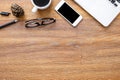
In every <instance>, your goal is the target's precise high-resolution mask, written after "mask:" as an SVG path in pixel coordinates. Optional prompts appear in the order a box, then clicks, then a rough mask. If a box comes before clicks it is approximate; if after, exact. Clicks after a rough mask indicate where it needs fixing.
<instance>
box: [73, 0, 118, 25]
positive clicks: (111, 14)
mask: <svg viewBox="0 0 120 80" xmlns="http://www.w3.org/2000/svg"><path fill="white" fill-rule="evenodd" d="M74 1H75V2H76V3H78V4H79V5H80V6H81V7H82V8H83V9H85V10H86V11H87V12H88V13H89V14H91V15H92V16H93V17H94V18H95V19H96V20H97V21H99V22H100V23H101V24H102V25H103V26H105V27H107V26H109V25H110V23H111V22H112V21H113V20H114V19H115V17H116V16H117V15H118V14H119V13H120V0H74Z"/></svg>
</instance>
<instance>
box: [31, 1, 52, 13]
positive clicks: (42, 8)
mask: <svg viewBox="0 0 120 80" xmlns="http://www.w3.org/2000/svg"><path fill="white" fill-rule="evenodd" d="M40 1H42V0H40ZM43 1H44V0H43ZM48 1H49V2H48V3H47V4H45V5H43V6H39V5H37V4H39V3H37V4H35V0H31V2H32V4H33V6H34V7H33V9H32V12H37V10H38V9H40V10H44V9H47V8H48V7H49V6H50V5H51V2H52V0H48Z"/></svg>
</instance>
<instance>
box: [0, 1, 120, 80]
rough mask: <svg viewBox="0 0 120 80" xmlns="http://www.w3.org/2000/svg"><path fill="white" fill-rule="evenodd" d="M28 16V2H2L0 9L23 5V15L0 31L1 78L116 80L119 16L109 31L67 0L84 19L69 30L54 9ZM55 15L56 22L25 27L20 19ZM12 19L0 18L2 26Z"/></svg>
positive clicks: (119, 62) (119, 59) (119, 51)
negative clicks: (18, 20)
mask: <svg viewBox="0 0 120 80" xmlns="http://www.w3.org/2000/svg"><path fill="white" fill-rule="evenodd" d="M59 1H60V0H53V2H52V5H51V7H50V8H49V9H47V10H44V11H38V12H37V13H32V12H31V9H32V7H33V6H32V4H31V2H30V0H1V1H0V11H9V12H11V11H10V6H11V4H12V3H17V4H19V5H21V6H22V7H23V8H24V10H25V16H24V17H22V18H20V20H21V21H20V22H19V23H17V24H14V25H11V26H9V27H7V28H4V29H1V30H0V80H120V15H119V16H118V17H117V18H116V19H115V21H114V22H113V23H112V24H111V26H110V27H109V28H103V27H102V26H101V25H100V24H99V23H98V22H97V21H96V20H94V19H93V18H92V17H91V16H90V15H89V14H87V13H86V12H85V11H84V10H83V9H82V8H80V7H79V6H77V5H76V4H75V3H74V2H73V1H72V0H66V1H67V2H68V3H69V4H71V6H72V7H73V8H74V9H76V10H77V11H78V12H79V13H81V14H82V16H83V18H84V19H83V21H82V22H81V23H80V24H79V26H78V27H77V28H72V27H71V26H70V25H69V24H68V23H67V22H66V21H65V20H64V19H63V18H62V17H60V16H59V15H58V14H57V13H56V12H55V11H54V8H55V5H57V3H58V2H59ZM38 17H54V18H56V19H57V22H56V23H55V24H52V25H49V26H46V27H43V28H33V29H26V28H25V27H24V20H27V19H33V18H38ZM13 19H16V18H15V17H14V16H13V15H10V16H9V17H2V16H0V24H3V23H5V22H7V21H10V20H13Z"/></svg>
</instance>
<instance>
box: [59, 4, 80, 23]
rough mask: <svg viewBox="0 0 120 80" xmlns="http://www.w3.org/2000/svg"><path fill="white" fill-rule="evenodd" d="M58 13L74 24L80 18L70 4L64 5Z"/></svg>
mask: <svg viewBox="0 0 120 80" xmlns="http://www.w3.org/2000/svg"><path fill="white" fill-rule="evenodd" d="M58 12H59V13H60V14H62V15H63V16H64V17H65V18H66V19H67V20H69V21H70V22H71V23H72V24H73V23H74V22H75V21H76V20H77V18H78V17H79V16H80V15H79V14H78V13H77V12H75V11H74V10H73V9H72V8H71V7H70V6H69V5H68V4H66V3H64V4H63V5H62V6H61V7H60V8H59V9H58Z"/></svg>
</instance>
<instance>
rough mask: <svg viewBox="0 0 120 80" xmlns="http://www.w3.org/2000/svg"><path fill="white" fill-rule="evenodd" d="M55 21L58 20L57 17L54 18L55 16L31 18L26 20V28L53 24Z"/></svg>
mask: <svg viewBox="0 0 120 80" xmlns="http://www.w3.org/2000/svg"><path fill="white" fill-rule="evenodd" d="M55 22H56V19H54V18H38V19H31V20H28V21H25V27H26V28H34V27H38V26H43V25H49V24H52V23H55Z"/></svg>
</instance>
